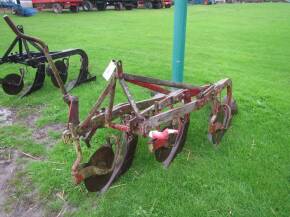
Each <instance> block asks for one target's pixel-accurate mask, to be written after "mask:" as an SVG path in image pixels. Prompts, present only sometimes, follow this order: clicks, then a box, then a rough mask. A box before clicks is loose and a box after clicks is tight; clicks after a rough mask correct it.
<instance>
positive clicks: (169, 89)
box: [58, 61, 237, 192]
mask: <svg viewBox="0 0 290 217" xmlns="http://www.w3.org/2000/svg"><path fill="white" fill-rule="evenodd" d="M110 65H111V66H112V65H113V68H112V67H111V71H110V73H109V76H107V78H108V80H109V82H108V85H107V86H106V88H105V89H104V90H103V92H102V94H101V95H100V96H99V98H98V100H97V102H96V104H95V105H94V107H93V108H92V109H91V111H90V113H89V114H88V116H87V118H85V120H84V121H82V122H80V120H79V114H78V98H77V97H73V96H70V95H68V94H66V95H65V96H64V99H65V102H66V103H67V104H68V105H69V121H68V129H67V130H66V131H65V132H64V133H63V139H64V141H65V142H69V141H70V142H73V143H74V145H75V150H76V154H77V159H76V160H75V162H74V164H73V166H72V176H73V178H74V181H75V183H76V184H80V183H81V182H82V181H83V182H84V184H85V186H86V188H87V189H88V190H89V191H93V192H105V191H106V190H107V189H108V188H109V187H110V186H111V185H112V183H113V182H114V181H116V180H117V178H118V177H119V176H121V175H122V174H124V173H125V172H126V171H127V170H128V169H129V168H130V166H131V164H132V161H133V158H134V153H135V149H136V146H137V142H138V136H142V137H148V138H149V149H150V151H151V152H152V153H154V155H155V158H156V160H157V161H159V162H161V163H162V164H163V165H164V167H168V166H169V165H170V163H171V162H172V161H173V159H174V158H175V157H176V156H177V154H178V153H179V152H181V151H182V148H183V146H184V143H185V140H186V134H187V131H188V127H189V122H190V113H191V112H194V111H197V110H199V109H201V108H202V107H204V106H205V105H206V104H209V103H210V104H211V114H210V118H209V126H208V138H209V140H210V141H211V142H212V143H213V144H215V145H217V144H219V143H220V142H221V139H222V137H223V135H224V133H225V132H226V130H227V129H228V128H229V125H230V122H231V119H232V116H233V115H234V114H236V113H237V105H236V102H235V100H234V99H233V96H232V82H231V80H230V79H223V80H220V81H218V82H216V83H214V84H207V85H204V86H193V85H190V84H183V83H175V82H171V81H164V80H158V79H154V78H148V77H143V76H137V75H132V74H127V73H124V72H123V67H122V62H121V61H112V62H111V64H110ZM58 82H59V83H60V85H61V80H58ZM117 82H118V83H119V84H120V86H121V89H122V91H123V93H124V94H125V96H126V98H127V100H128V102H126V103H123V104H118V105H114V98H115V92H116V84H117ZM127 83H132V84H135V85H138V86H140V87H144V88H147V89H149V90H151V91H154V92H158V93H159V94H156V95H155V96H154V97H153V98H150V99H147V100H143V101H139V102H136V101H135V100H134V98H133V96H132V94H131V92H130V90H129V88H128V85H127ZM223 93H224V97H223ZM106 98H108V106H107V107H106V108H101V106H102V104H103V102H104V100H105V99H106ZM101 128H110V129H113V131H115V132H116V133H114V134H113V135H107V137H106V139H105V142H104V144H103V145H102V146H101V147H100V148H99V149H98V150H97V151H96V152H95V153H94V154H93V155H92V156H91V157H90V159H89V161H88V163H84V164H82V149H81V145H80V139H82V140H83V141H84V142H85V143H86V144H87V146H89V147H90V142H91V139H92V137H93V136H94V135H95V134H96V133H97V132H98V130H99V129H101ZM109 131H110V132H111V131H112V130H109ZM118 134H119V135H118Z"/></svg>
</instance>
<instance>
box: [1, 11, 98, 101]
mask: <svg viewBox="0 0 290 217" xmlns="http://www.w3.org/2000/svg"><path fill="white" fill-rule="evenodd" d="M4 20H5V21H6V23H7V24H8V26H9V27H10V28H11V29H12V31H13V32H14V33H15V34H16V38H15V39H14V40H13V41H12V43H11V45H10V46H9V48H8V49H7V50H6V52H5V53H4V55H3V56H2V57H1V58H0V65H2V64H5V63H10V64H11V63H13V64H21V65H24V66H29V67H32V68H34V69H36V73H35V77H34V81H33V82H32V84H31V85H30V86H28V87H27V89H26V90H24V91H23V92H22V93H21V96H27V95H29V94H31V93H32V92H34V91H36V90H39V89H40V88H41V87H42V86H43V83H44V79H45V74H47V75H48V76H51V81H52V83H53V85H54V86H56V87H59V85H58V82H57V79H56V76H55V74H54V73H53V69H54V70H55V72H56V73H57V74H59V76H60V78H61V80H62V83H66V82H67V79H68V67H69V58H70V57H71V56H74V55H79V56H80V59H81V68H80V72H79V75H78V77H77V78H76V79H74V80H71V81H69V82H67V84H66V86H65V88H66V91H69V90H71V89H72V88H74V87H76V86H78V85H80V84H82V83H84V82H88V81H92V80H95V79H96V77H95V76H92V75H90V73H89V71H88V64H89V61H88V56H87V54H86V52H85V51H84V50H81V49H68V50H63V51H53V52H51V51H49V49H48V46H47V45H46V44H45V43H44V42H43V41H42V40H40V39H38V38H35V37H32V36H28V35H26V34H24V30H23V27H22V26H21V25H18V26H16V25H15V24H14V23H13V22H12V20H11V19H10V18H9V17H8V16H7V15H5V16H4ZM15 48H17V52H15V51H14V50H15ZM31 48H33V49H34V50H36V51H32V50H31ZM25 74H26V72H25V70H24V68H20V72H19V74H18V73H11V74H8V75H6V76H5V77H4V78H0V84H2V88H3V90H4V92H5V93H7V94H9V95H17V94H19V93H20V92H21V91H22V90H23V88H24V78H25Z"/></svg>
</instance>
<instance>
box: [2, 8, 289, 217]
mask: <svg viewBox="0 0 290 217" xmlns="http://www.w3.org/2000/svg"><path fill="white" fill-rule="evenodd" d="M173 12H174V10H173V9H168V10H165V9H164V10H141V9H140V10H133V11H106V12H90V13H85V12H80V13H78V14H72V13H63V14H60V15H55V14H53V13H52V12H43V13H39V14H37V15H36V16H34V17H30V18H20V17H15V16H12V19H13V20H14V21H15V22H16V23H17V24H23V25H24V27H25V32H26V33H29V34H31V35H34V36H37V37H39V38H41V39H43V40H44V41H46V42H47V43H48V45H49V47H50V49H51V50H60V49H67V48H77V47H79V48H82V49H84V50H86V52H87V53H88V55H89V58H90V71H91V72H92V73H93V74H96V75H97V81H96V82H93V83H90V84H87V85H83V86H80V87H78V88H76V89H74V90H73V91H72V94H73V95H75V96H78V97H79V98H80V112H81V117H82V118H84V117H85V115H86V114H87V112H88V111H89V110H90V108H91V107H92V105H93V104H94V102H95V101H96V99H97V98H98V96H99V94H100V92H101V90H102V88H103V87H104V86H105V84H106V82H105V80H104V79H103V78H102V76H101V75H102V72H103V70H104V69H105V67H106V65H107V64H108V62H109V61H110V60H111V59H121V60H122V61H123V64H124V69H125V71H127V72H130V73H135V74H137V75H146V76H153V77H156V78H161V79H169V80H170V79H171V57H172V41H173V39H172V33H173ZM187 24H188V25H187V43H186V62H185V82H187V83H192V84H198V85H202V84H204V83H208V82H215V81H218V80H219V79H222V78H225V77H230V78H232V80H233V87H234V97H235V99H236V100H237V103H238V105H239V114H238V115H237V116H235V117H234V119H233V121H232V125H231V128H230V129H229V130H228V132H227V134H226V135H225V137H224V140H223V142H222V143H221V145H220V146H219V147H218V148H213V146H212V145H211V144H210V143H209V141H208V140H207V126H208V116H209V114H210V110H209V107H206V108H204V109H203V110H201V111H199V112H195V113H192V114H191V125H190V128H189V133H188V138H187V141H186V144H185V149H184V151H183V152H182V153H181V154H180V155H178V157H177V158H176V159H175V161H174V163H173V164H172V165H171V166H170V168H169V169H168V170H165V169H163V167H162V165H161V164H159V163H158V162H156V161H155V159H154V156H153V155H152V154H150V153H149V151H148V148H147V141H146V140H144V139H142V138H140V139H139V143H138V148H137V151H136V156H135V160H134V162H133V165H132V167H131V169H130V170H129V171H128V172H127V173H126V174H125V175H124V176H122V177H121V178H120V179H119V180H118V181H117V182H116V183H115V184H114V186H115V187H113V188H112V189H110V190H109V191H108V192H107V193H105V194H104V195H101V196H100V195H97V194H95V193H87V191H86V189H85V187H84V186H83V185H81V186H79V187H75V186H74V185H73V183H72V180H71V175H70V168H71V165H72V163H73V161H74V159H75V153H74V148H73V146H70V145H64V144H63V143H62V142H61V140H60V135H61V132H59V133H53V134H52V133H51V134H50V136H52V137H54V138H58V142H57V144H55V145H54V147H53V148H51V149H46V148H45V147H43V145H41V144H37V141H33V140H32V139H30V138H31V134H32V133H33V132H32V130H29V129H27V127H26V126H24V125H21V124H18V125H13V126H10V127H5V128H0V146H11V147H14V148H17V149H20V150H23V151H26V152H28V153H31V154H33V155H35V156H40V157H43V158H45V159H48V160H49V161H53V162H61V163H64V164H52V163H49V162H48V161H33V162H31V163H29V164H28V165H27V166H26V169H25V171H24V173H23V174H22V175H21V176H20V177H19V180H18V181H17V180H16V181H15V183H14V184H15V189H19V192H20V193H19V197H21V195H22V193H25V192H29V191H33V189H34V188H36V189H38V191H39V195H40V199H39V200H40V201H42V202H44V204H45V207H46V212H47V216H56V215H57V213H59V211H60V210H61V209H62V207H63V206H64V204H65V202H64V201H62V200H60V199H59V198H58V197H57V196H56V193H57V192H62V191H63V192H64V198H65V200H66V203H67V204H69V207H71V209H69V211H67V212H66V216H78V217H87V216H114V217H115V216H132V217H135V216H150V217H151V216H152V217H153V216H154V217H155V216H166V217H167V216H168V217H169V216H170V217H176V216H248V217H252V216H285V217H286V216H289V215H290V202H289V201H290V198H289V187H290V185H289V182H290V4H282V3H277V4H274V3H268V4H231V5H230V4H229V5H214V6H189V7H188V20H187ZM0 27H1V34H0V40H1V43H0V48H1V53H3V52H4V49H6V47H7V46H8V43H9V42H10V41H11V40H12V38H13V37H14V36H13V34H12V33H11V31H10V30H9V29H8V27H7V26H6V24H5V23H4V22H3V20H1V21H0ZM77 62H78V61H77V58H75V60H73V58H72V64H71V68H70V71H71V72H72V74H74V75H76V74H77V71H78V65H77ZM1 67H2V66H1ZM11 67H12V68H13V67H14V66H11ZM14 69H15V70H16V69H17V67H16V68H15V67H14ZM14 69H13V70H14ZM11 70H12V69H11V68H10V69H9V67H4V68H3V69H1V73H3V74H5V73H8V72H11ZM30 71H32V73H31V74H28V77H29V78H31V77H32V74H33V70H31V69H30ZM13 72H15V71H13ZM1 76H2V74H1ZM145 95H146V96H148V97H150V94H149V92H144V91H142V90H140V89H136V90H135V96H136V97H137V98H138V97H141V96H142V97H145ZM118 99H123V97H121V96H118ZM0 105H1V106H5V107H13V108H16V109H17V111H18V116H21V117H25V116H28V115H29V114H30V113H32V112H33V111H35V109H32V112H31V110H30V109H31V108H39V105H41V108H42V110H41V114H42V116H41V118H40V120H39V121H38V122H37V124H38V126H39V127H40V128H41V127H43V126H45V125H47V124H50V123H65V122H66V118H67V111H68V109H67V106H66V105H65V104H64V102H63V101H62V96H61V94H60V92H59V91H58V90H57V89H55V88H54V87H53V86H52V84H51V82H50V81H49V79H47V80H46V82H45V86H44V88H42V89H41V90H40V91H38V92H36V93H34V94H33V95H31V96H29V97H26V98H24V99H19V98H18V97H15V96H7V95H5V94H4V93H3V91H2V90H0ZM103 134H104V133H101V134H100V137H102V136H103ZM99 140H100V139H99V138H96V139H95V141H96V142H95V143H94V144H93V147H92V148H91V150H88V149H87V148H86V147H85V146H83V147H84V150H85V156H86V159H85V160H87V159H88V158H89V155H90V153H93V152H94V150H95V149H96V148H97V147H98V146H100V145H101V144H100V143H98V141H99ZM26 179H29V180H31V181H32V185H31V186H34V187H33V189H31V187H30V186H27V187H25V188H23V186H25V182H24V181H23V180H26ZM23 189H25V190H23Z"/></svg>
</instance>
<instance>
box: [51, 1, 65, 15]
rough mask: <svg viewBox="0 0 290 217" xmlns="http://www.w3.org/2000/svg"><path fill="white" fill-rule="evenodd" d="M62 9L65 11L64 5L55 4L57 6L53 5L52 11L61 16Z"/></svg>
mask: <svg viewBox="0 0 290 217" xmlns="http://www.w3.org/2000/svg"><path fill="white" fill-rule="evenodd" d="M62 9H63V7H62V5H61V4H59V3H55V4H53V5H52V10H53V12H54V13H56V14H60V13H62Z"/></svg>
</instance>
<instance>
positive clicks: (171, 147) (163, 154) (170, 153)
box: [154, 114, 190, 167]
mask: <svg viewBox="0 0 290 217" xmlns="http://www.w3.org/2000/svg"><path fill="white" fill-rule="evenodd" d="M189 122H190V120H189V114H187V115H185V116H184V117H183V118H179V119H177V120H174V121H172V122H171V123H170V124H169V125H168V126H166V127H165V128H168V129H176V130H179V133H178V134H171V135H169V140H168V145H167V147H161V148H159V149H157V150H155V152H154V154H155V159H156V160H157V161H158V162H162V163H163V164H164V166H165V167H168V166H169V164H170V163H171V161H173V160H174V158H175V157H176V155H177V154H178V153H179V152H181V151H182V149H183V146H184V143H185V140H186V136H187V131H188V127H189ZM165 128H164V129H165Z"/></svg>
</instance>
